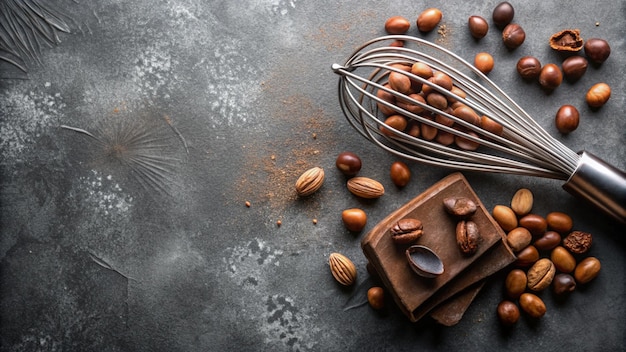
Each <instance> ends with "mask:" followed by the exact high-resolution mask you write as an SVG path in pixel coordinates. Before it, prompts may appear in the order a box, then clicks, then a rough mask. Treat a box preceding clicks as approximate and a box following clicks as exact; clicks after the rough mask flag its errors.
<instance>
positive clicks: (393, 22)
mask: <svg viewBox="0 0 626 352" xmlns="http://www.w3.org/2000/svg"><path fill="white" fill-rule="evenodd" d="M410 27H411V22H409V20H407V19H406V18H404V17H402V16H393V17H389V19H387V21H385V31H386V32H387V33H388V34H404V33H406V32H407V31H408V30H409V28H410Z"/></svg>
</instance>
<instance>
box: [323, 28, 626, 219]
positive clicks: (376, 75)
mask: <svg viewBox="0 0 626 352" xmlns="http://www.w3.org/2000/svg"><path fill="white" fill-rule="evenodd" d="M395 40H401V41H404V42H405V45H404V46H402V47H396V46H390V45H388V44H390V43H391V42H392V41H395ZM385 43H387V45H385ZM409 46H411V47H409ZM413 46H415V47H416V48H415V49H413V48H412V47H413ZM416 62H421V63H424V64H426V65H428V66H429V67H430V68H431V69H432V70H433V71H440V72H442V73H444V74H446V75H447V76H449V77H450V78H451V79H452V82H453V84H454V86H456V87H458V88H459V89H460V90H461V91H463V92H464V95H465V97H461V96H460V95H459V94H457V93H455V91H451V90H448V89H446V88H442V87H441V86H438V85H437V84H434V83H432V82H431V81H429V80H427V79H424V78H422V77H420V76H417V75H415V74H412V73H411V72H410V71H408V72H407V71H406V70H404V69H402V67H401V66H402V65H404V66H407V65H409V66H410V65H413V64H414V63H416ZM332 69H333V71H334V72H335V73H337V74H338V75H339V76H340V79H339V101H340V104H341V108H342V110H343V112H344V115H345V116H346V118H347V119H348V121H349V122H350V124H351V125H352V126H353V127H354V128H355V129H356V130H357V131H358V132H360V133H361V135H363V136H364V137H365V138H367V139H369V140H370V141H372V142H373V143H375V144H376V145H378V146H380V147H381V148H383V149H385V150H387V151H388V152H391V153H393V154H396V155H398V156H401V157H404V158H408V159H411V160H415V161H418V162H421V163H425V164H428V165H434V166H442V167H448V168H453V169H457V170H467V171H481V172H493V173H505V174H516V175H527V176H538V177H546V178H552V179H559V180H564V181H566V182H565V184H564V185H563V188H564V189H565V190H567V191H568V192H570V193H571V194H573V195H575V196H578V197H580V198H582V199H585V200H587V201H589V202H591V203H592V204H593V205H595V206H596V207H597V208H599V209H601V210H602V211H604V212H605V213H607V214H609V215H611V216H613V217H614V218H616V219H618V220H619V221H621V222H624V223H626V173H624V172H623V171H621V170H619V169H617V168H615V167H614V166H612V165H610V164H608V163H606V162H605V161H603V160H601V159H600V158H598V157H596V156H594V155H592V154H590V153H588V152H584V151H583V152H581V153H575V152H573V151H572V150H571V149H569V148H568V147H566V146H565V145H563V144H562V143H561V142H559V141H558V140H556V139H555V138H553V137H552V136H551V135H550V134H548V133H547V132H546V131H545V130H544V129H543V128H542V127H541V126H540V125H539V124H538V123H536V122H535V121H534V120H533V119H532V117H531V116H529V115H528V114H527V113H526V112H525V111H524V110H523V109H522V108H520V107H519V105H517V104H516V103H515V102H514V101H513V100H512V99H511V98H509V97H508V96H507V95H506V94H505V93H504V92H503V91H502V90H501V89H500V88H498V87H497V86H496V85H495V84H494V83H493V82H492V81H491V80H490V79H488V78H487V77H486V76H485V75H484V74H483V73H482V72H480V71H478V70H477V69H476V68H475V67H474V66H473V65H471V64H470V63H468V62H467V61H465V60H463V59H462V58H461V57H459V56H458V55H456V54H454V53H452V52H450V51H449V50H447V49H445V48H442V47H440V46H438V45H436V44H434V43H431V42H428V41H426V40H423V39H420V38H417V37H412V36H406V35H389V36H384V37H379V38H375V39H372V40H370V41H368V42H367V43H365V44H364V45H362V46H361V47H359V48H358V49H356V50H355V52H354V53H353V54H352V55H351V56H350V57H349V58H348V60H346V63H345V64H344V65H339V64H333V65H332ZM391 72H398V73H402V74H404V75H406V76H408V77H409V78H410V79H411V80H412V81H414V82H419V83H420V84H422V86H423V85H428V86H429V87H430V89H431V90H433V91H436V92H439V93H440V94H443V95H444V96H445V97H446V98H447V99H448V100H450V101H454V100H457V101H460V102H461V103H462V104H464V105H466V106H468V107H470V108H471V109H473V110H474V111H475V112H476V113H477V114H478V115H479V116H481V115H482V116H485V117H487V118H489V119H491V120H492V121H495V122H496V123H498V124H499V125H500V126H501V127H502V133H493V132H490V131H489V130H487V129H485V128H481V126H480V124H475V123H471V122H468V121H466V120H464V119H461V118H459V117H456V116H454V115H452V114H451V113H450V111H449V110H447V111H444V110H441V109H438V108H435V107H433V106H431V105H428V104H426V103H424V102H422V101H418V100H416V99H414V98H412V97H410V96H408V95H406V94H403V93H400V92H398V91H395V90H393V89H391V88H389V87H388V84H386V83H388V79H389V75H390V73H391ZM379 91H384V92H385V93H386V94H391V95H393V96H394V97H395V99H396V101H402V102H408V103H410V104H413V105H418V106H420V107H421V108H423V109H425V110H427V111H429V112H430V116H436V115H440V116H442V117H445V118H447V119H450V120H452V121H454V126H450V125H449V124H441V123H438V122H437V121H436V120H435V119H432V118H429V117H428V116H427V115H425V114H416V113H412V112H411V111H409V110H407V109H405V108H404V107H401V106H399V105H396V104H393V103H391V102H389V101H387V100H385V99H381V98H380V97H379V96H378V95H377V93H379ZM383 107H384V108H386V109H391V110H392V111H393V114H399V115H402V116H404V117H405V118H406V119H407V120H408V121H411V122H418V123H420V124H426V125H428V126H431V127H435V128H436V129H437V131H439V132H438V133H451V134H453V135H454V136H456V137H455V138H462V139H464V140H467V141H471V142H474V143H478V144H479V145H480V147H479V148H478V149H476V150H466V149H461V148H458V147H456V146H454V145H444V144H441V143H438V142H436V141H434V140H427V139H424V138H421V137H416V136H413V135H410V134H408V133H406V132H404V131H400V130H397V129H394V128H393V127H391V126H389V125H387V124H386V123H385V115H383V114H382V113H381V112H380V109H381V108H383ZM387 114H389V113H387Z"/></svg>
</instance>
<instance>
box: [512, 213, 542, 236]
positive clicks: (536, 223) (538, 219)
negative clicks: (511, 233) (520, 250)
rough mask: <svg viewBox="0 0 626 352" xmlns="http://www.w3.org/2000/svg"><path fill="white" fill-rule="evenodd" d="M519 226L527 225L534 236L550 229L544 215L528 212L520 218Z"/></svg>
mask: <svg viewBox="0 0 626 352" xmlns="http://www.w3.org/2000/svg"><path fill="white" fill-rule="evenodd" d="M519 226H522V227H525V228H526V229H528V231H530V233H531V234H532V235H533V236H541V235H543V234H544V232H546V231H547V230H548V222H547V221H546V219H544V217H543V216H541V215H537V214H527V215H524V216H523V217H522V218H520V219H519Z"/></svg>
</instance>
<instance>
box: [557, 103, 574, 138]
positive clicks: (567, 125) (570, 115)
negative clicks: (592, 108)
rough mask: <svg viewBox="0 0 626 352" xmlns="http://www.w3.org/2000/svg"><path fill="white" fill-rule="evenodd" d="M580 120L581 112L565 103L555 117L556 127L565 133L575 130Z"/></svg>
mask: <svg viewBox="0 0 626 352" xmlns="http://www.w3.org/2000/svg"><path fill="white" fill-rule="evenodd" d="M579 120H580V114H579V113H578V110H577V109H576V108H575V107H574V106H572V105H563V106H561V107H560V108H559V110H558V111H557V112H556V117H555V118H554V124H555V125H556V129H557V130H559V132H561V133H563V134H568V133H570V132H573V131H574V130H576V129H577V128H578V122H579Z"/></svg>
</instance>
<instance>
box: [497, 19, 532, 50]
mask: <svg viewBox="0 0 626 352" xmlns="http://www.w3.org/2000/svg"><path fill="white" fill-rule="evenodd" d="M525 39H526V32H524V29H523V28H522V27H521V26H520V25H518V24H515V23H511V24H508V25H507V26H506V27H504V30H503V31H502V42H504V45H505V46H506V47H507V48H509V49H516V48H517V47H519V46H520V45H522V44H523V43H524V40H525Z"/></svg>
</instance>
